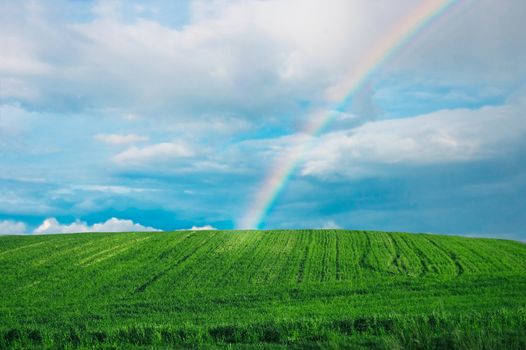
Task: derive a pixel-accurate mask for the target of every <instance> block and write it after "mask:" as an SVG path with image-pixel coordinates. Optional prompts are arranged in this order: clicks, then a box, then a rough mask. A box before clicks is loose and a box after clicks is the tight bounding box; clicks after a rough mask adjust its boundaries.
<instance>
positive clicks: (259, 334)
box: [0, 230, 526, 349]
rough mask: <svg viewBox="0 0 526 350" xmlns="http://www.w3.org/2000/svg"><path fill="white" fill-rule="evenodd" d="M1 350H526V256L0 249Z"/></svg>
mask: <svg viewBox="0 0 526 350" xmlns="http://www.w3.org/2000/svg"><path fill="white" fill-rule="evenodd" d="M0 271H1V280H0V348H78V347H82V348H133V347H135V348H141V347H143V348H144V347H146V348H149V347H155V348H162V347H167V348H173V347H200V348H202V347H205V348H213V347H235V348H248V349H252V348H279V347H283V348H294V347H296V348H331V347H332V348H342V347H348V348H356V347H358V348H359V347H364V348H380V349H383V348H385V349H396V348H477V349H478V348H487V349H503V348H506V349H524V348H526V246H525V245H524V244H521V243H518V242H513V241H505V240H495V239H474V238H461V237H452V236H439V235H414V234H406V233H384V232H359V231H340V230H309V231H242V232H240V231H207V232H203V231H201V232H197V231H196V232H190V231H188V232H166V233H122V234H121V233H119V234H116V233H110V234H102V233H101V234H77V235H50V236H39V237H35V236H31V237H22V236H18V237H14V236H5V237H0Z"/></svg>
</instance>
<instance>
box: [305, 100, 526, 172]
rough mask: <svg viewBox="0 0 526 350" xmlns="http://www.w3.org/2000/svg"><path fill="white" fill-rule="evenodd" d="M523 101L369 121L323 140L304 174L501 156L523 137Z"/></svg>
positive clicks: (525, 127)
mask: <svg viewBox="0 0 526 350" xmlns="http://www.w3.org/2000/svg"><path fill="white" fill-rule="evenodd" d="M525 102H526V101H525V100H524V99H522V101H520V100H516V101H510V103H508V104H507V105H504V106H497V107H484V108H481V109H478V110H467V109H456V110H442V111H438V112H435V113H431V114H428V115H423V116H417V117H412V118H404V119H393V120H382V121H376V122H369V123H366V124H364V125H362V126H360V127H357V128H355V129H350V130H345V131H337V132H330V133H327V134H325V135H322V136H321V137H320V138H319V139H318V140H316V141H315V144H314V146H313V148H312V152H311V153H310V154H308V155H307V156H306V161H305V163H304V165H303V167H302V174H304V175H316V176H331V175H336V176H362V175H370V174H375V173H376V174H375V175H377V172H378V171H385V167H383V168H382V167H380V168H378V167H379V166H390V165H396V164H404V165H425V164H436V163H450V162H465V161H471V160H476V159H485V158H493V157H499V156H501V155H503V154H506V153H508V152H511V151H513V150H514V148H516V147H517V144H518V143H519V142H520V141H521V140H522V139H523V138H524V136H525V135H526V119H525V118H524V117H523V110H524V106H526V103H525Z"/></svg>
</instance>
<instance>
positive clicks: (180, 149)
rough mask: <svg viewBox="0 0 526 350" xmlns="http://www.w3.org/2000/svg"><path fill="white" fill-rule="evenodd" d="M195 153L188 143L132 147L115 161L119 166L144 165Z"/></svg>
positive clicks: (178, 142)
mask: <svg viewBox="0 0 526 350" xmlns="http://www.w3.org/2000/svg"><path fill="white" fill-rule="evenodd" d="M194 154H195V152H194V151H193V150H192V149H191V148H190V146H188V145H187V144H186V143H183V142H180V141H176V142H163V143H158V144H154V145H149V146H145V147H142V148H139V147H135V146H133V147H130V148H128V149H127V150H125V151H124V152H121V153H119V154H117V155H116V156H115V157H114V158H113V159H114V161H115V162H117V163H119V164H144V163H149V162H155V161H165V160H167V159H173V158H184V157H191V156H193V155H194Z"/></svg>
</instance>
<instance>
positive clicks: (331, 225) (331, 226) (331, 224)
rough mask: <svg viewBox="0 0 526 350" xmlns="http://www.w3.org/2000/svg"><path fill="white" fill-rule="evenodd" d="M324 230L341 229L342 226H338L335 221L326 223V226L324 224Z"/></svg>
mask: <svg viewBox="0 0 526 350" xmlns="http://www.w3.org/2000/svg"><path fill="white" fill-rule="evenodd" d="M322 228H324V229H341V226H340V225H338V224H337V223H336V221H334V220H329V221H326V222H325V223H324V224H323V227H322Z"/></svg>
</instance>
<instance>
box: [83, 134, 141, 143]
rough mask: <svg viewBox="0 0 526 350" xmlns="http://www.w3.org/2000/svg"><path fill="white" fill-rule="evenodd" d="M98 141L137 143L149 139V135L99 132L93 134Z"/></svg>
mask: <svg viewBox="0 0 526 350" xmlns="http://www.w3.org/2000/svg"><path fill="white" fill-rule="evenodd" d="M93 137H94V138H95V139H96V140H97V141H100V142H104V143H108V144H112V145H125V144H128V143H137V142H143V141H148V137H147V136H141V135H136V134H126V135H121V134H97V135H95V136H93Z"/></svg>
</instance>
